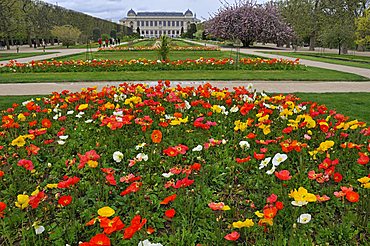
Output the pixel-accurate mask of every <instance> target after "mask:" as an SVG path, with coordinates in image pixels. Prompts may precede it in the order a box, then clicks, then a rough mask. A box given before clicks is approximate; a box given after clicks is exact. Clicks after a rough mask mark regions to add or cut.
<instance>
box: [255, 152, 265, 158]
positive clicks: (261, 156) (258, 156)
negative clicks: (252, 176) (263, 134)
mask: <svg viewBox="0 0 370 246" xmlns="http://www.w3.org/2000/svg"><path fill="white" fill-rule="evenodd" d="M253 157H254V158H255V159H256V160H262V159H263V158H265V154H257V153H256V152H254V153H253Z"/></svg>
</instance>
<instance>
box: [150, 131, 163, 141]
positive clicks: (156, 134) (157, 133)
mask: <svg viewBox="0 0 370 246" xmlns="http://www.w3.org/2000/svg"><path fill="white" fill-rule="evenodd" d="M152 141H153V143H160V142H162V132H161V131H160V130H154V131H153V132H152Z"/></svg>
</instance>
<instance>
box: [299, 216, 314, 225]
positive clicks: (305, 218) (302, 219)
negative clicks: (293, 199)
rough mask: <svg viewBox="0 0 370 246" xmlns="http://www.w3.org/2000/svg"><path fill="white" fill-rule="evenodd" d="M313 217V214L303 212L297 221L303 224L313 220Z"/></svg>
mask: <svg viewBox="0 0 370 246" xmlns="http://www.w3.org/2000/svg"><path fill="white" fill-rule="evenodd" d="M311 218H312V217H311V214H301V215H300V216H299V218H298V219H297V222H298V223H301V224H307V223H308V222H310V221H311Z"/></svg>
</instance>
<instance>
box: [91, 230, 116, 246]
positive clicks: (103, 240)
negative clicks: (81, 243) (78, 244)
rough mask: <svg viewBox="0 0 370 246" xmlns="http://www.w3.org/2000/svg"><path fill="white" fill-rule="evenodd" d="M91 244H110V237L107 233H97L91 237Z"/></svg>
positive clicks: (104, 245) (97, 245)
mask: <svg viewBox="0 0 370 246" xmlns="http://www.w3.org/2000/svg"><path fill="white" fill-rule="evenodd" d="M89 243H90V246H110V245H111V244H110V239H109V238H108V237H107V236H106V235H105V234H103V233H102V234H97V235H95V236H94V237H92V238H91V239H90V242H89Z"/></svg>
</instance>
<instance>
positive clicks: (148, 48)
mask: <svg viewBox="0 0 370 246" xmlns="http://www.w3.org/2000/svg"><path fill="white" fill-rule="evenodd" d="M158 49H159V48H158V47H155V46H133V47H129V46H115V47H104V48H99V49H98V51H100V52H103V51H155V50H158ZM170 49H171V50H173V51H220V50H221V49H220V48H219V47H217V46H171V47H170Z"/></svg>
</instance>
